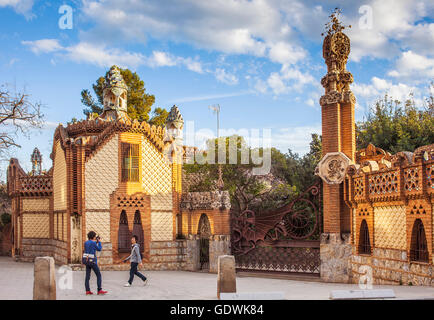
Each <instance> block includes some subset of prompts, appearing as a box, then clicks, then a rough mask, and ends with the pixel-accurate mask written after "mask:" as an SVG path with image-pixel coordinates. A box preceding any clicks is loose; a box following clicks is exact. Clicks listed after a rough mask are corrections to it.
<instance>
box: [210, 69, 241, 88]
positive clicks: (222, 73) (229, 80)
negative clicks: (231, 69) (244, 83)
mask: <svg viewBox="0 0 434 320" xmlns="http://www.w3.org/2000/svg"><path fill="white" fill-rule="evenodd" d="M214 74H215V77H216V79H217V80H218V81H220V82H223V83H226V84H229V85H234V84H237V83H238V78H237V77H236V76H235V75H234V74H231V73H228V72H227V71H226V70H225V69H222V68H217V69H216V70H215V73H214Z"/></svg>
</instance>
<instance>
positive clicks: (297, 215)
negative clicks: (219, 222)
mask: <svg viewBox="0 0 434 320" xmlns="http://www.w3.org/2000/svg"><path fill="white" fill-rule="evenodd" d="M321 185H322V183H321V180H318V181H317V182H316V183H315V184H314V185H312V186H311V187H309V188H308V189H307V190H306V191H305V192H304V193H302V194H301V195H300V196H299V197H297V198H296V199H294V200H292V201H291V202H290V203H289V204H287V205H285V206H283V207H281V208H278V209H275V210H271V211H267V212H260V213H258V214H256V213H255V212H254V211H252V210H244V211H243V212H241V213H239V214H236V213H232V236H231V241H232V246H231V247H232V254H233V255H234V256H235V262H236V268H237V270H238V271H254V272H287V273H304V274H313V275H318V276H319V272H320V251H319V249H320V240H319V237H320V232H321V229H322V223H321V222H322V215H321Z"/></svg>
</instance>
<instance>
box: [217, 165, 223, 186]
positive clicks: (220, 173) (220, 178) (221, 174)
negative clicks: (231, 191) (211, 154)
mask: <svg viewBox="0 0 434 320" xmlns="http://www.w3.org/2000/svg"><path fill="white" fill-rule="evenodd" d="M216 186H217V188H218V189H219V190H220V191H223V188H224V186H225V183H224V182H223V173H222V165H221V164H219V177H218V179H217V182H216Z"/></svg>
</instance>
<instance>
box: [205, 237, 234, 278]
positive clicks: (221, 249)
mask: <svg viewBox="0 0 434 320" xmlns="http://www.w3.org/2000/svg"><path fill="white" fill-rule="evenodd" d="M230 238H231V237H230V236H229V235H213V236H212V237H211V239H210V242H209V272H212V273H217V270H218V260H219V257H220V256H225V255H230V254H231V249H230Z"/></svg>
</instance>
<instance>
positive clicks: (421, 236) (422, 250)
mask: <svg viewBox="0 0 434 320" xmlns="http://www.w3.org/2000/svg"><path fill="white" fill-rule="evenodd" d="M410 260H411V261H420V262H429V255H428V246H427V241H426V235H425V228H424V227H423V223H422V220H420V219H416V221H415V222H414V225H413V231H412V233H411V246H410Z"/></svg>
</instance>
